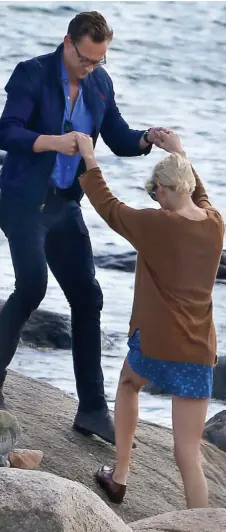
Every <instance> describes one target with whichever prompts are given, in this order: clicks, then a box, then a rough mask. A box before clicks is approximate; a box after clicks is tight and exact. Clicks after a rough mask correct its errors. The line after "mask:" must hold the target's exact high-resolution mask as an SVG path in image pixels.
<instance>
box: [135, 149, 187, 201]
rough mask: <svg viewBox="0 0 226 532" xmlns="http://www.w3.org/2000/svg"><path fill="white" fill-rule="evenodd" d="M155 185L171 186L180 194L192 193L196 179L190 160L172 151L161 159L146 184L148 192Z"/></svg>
mask: <svg viewBox="0 0 226 532" xmlns="http://www.w3.org/2000/svg"><path fill="white" fill-rule="evenodd" d="M155 185H162V186H163V187H170V188H171V189H172V190H174V191H175V192H179V193H180V194H192V192H194V190H195V186H196V180H195V176H194V174H193V171H192V166H191V163H190V162H189V160H188V159H187V158H186V157H185V156H183V155H179V153H171V154H170V155H169V156H168V157H166V159H163V161H160V162H159V163H158V164H156V166H155V168H154V170H153V173H152V176H151V178H149V179H148V180H147V182H146V184H145V188H146V190H147V192H148V194H150V192H152V190H153V188H154V187H155Z"/></svg>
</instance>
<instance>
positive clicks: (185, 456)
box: [174, 441, 201, 471]
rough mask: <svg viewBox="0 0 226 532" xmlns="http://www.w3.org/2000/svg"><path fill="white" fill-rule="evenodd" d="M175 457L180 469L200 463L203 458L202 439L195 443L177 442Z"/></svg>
mask: <svg viewBox="0 0 226 532" xmlns="http://www.w3.org/2000/svg"><path fill="white" fill-rule="evenodd" d="M174 458H175V461H176V464H177V467H178V468H179V469H180V471H183V470H186V469H189V468H191V467H192V466H193V465H195V464H196V465H198V464H199V462H200V459H201V453H200V441H197V442H194V443H193V444H192V443H189V444H188V443H186V442H181V443H175V444H174Z"/></svg>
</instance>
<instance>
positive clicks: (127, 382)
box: [119, 360, 142, 393]
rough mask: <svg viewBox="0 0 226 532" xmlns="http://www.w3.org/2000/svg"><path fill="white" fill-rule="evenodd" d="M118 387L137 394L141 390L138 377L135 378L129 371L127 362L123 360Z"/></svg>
mask: <svg viewBox="0 0 226 532" xmlns="http://www.w3.org/2000/svg"><path fill="white" fill-rule="evenodd" d="M119 385H120V386H123V387H124V388H127V389H131V390H132V391H135V392H137V393H138V392H139V391H140V389H141V388H142V383H141V382H140V378H139V375H137V376H136V374H134V372H133V371H132V370H131V369H130V367H129V364H128V361H127V360H125V362H124V365H123V368H122V370H121V373H120V379H119Z"/></svg>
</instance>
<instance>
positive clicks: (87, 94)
mask: <svg viewBox="0 0 226 532" xmlns="http://www.w3.org/2000/svg"><path fill="white" fill-rule="evenodd" d="M81 85H82V89H83V97H84V101H85V104H86V106H87V108H88V110H89V112H90V114H91V116H92V119H93V123H94V127H95V133H94V136H95V134H96V135H98V133H99V131H100V128H101V123H102V120H103V117H104V113H105V102H104V97H103V96H102V95H101V94H100V92H99V90H98V87H97V85H96V83H95V80H94V79H93V77H92V74H90V75H89V76H88V77H87V78H85V79H83V80H82V82H81Z"/></svg>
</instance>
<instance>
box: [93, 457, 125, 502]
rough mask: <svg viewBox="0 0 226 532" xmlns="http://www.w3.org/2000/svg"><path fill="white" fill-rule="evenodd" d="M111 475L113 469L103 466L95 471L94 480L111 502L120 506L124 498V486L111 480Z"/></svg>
mask: <svg viewBox="0 0 226 532" xmlns="http://www.w3.org/2000/svg"><path fill="white" fill-rule="evenodd" d="M113 473H114V469H113V468H110V467H108V466H103V467H101V468H100V469H99V470H98V471H97V473H96V480H97V482H98V484H100V486H101V487H102V488H103V489H104V490H105V492H106V493H107V495H108V497H109V499H110V501H111V502H114V503H115V504H121V502H122V501H123V499H124V497H125V493H126V486H124V485H123V484H118V483H117V482H115V481H114V480H113V478H112V475H113Z"/></svg>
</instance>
